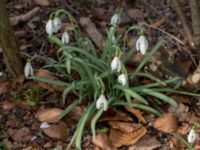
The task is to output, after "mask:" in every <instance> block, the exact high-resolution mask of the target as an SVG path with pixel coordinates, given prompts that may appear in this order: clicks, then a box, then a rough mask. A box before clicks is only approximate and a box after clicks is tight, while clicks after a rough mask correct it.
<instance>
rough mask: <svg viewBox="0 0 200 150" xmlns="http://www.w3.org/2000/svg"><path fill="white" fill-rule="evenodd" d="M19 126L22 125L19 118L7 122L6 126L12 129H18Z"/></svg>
mask: <svg viewBox="0 0 200 150" xmlns="http://www.w3.org/2000/svg"><path fill="white" fill-rule="evenodd" d="M19 125H20V120H19V119H17V118H13V119H11V120H8V121H7V122H6V126H8V127H11V128H17V127H19Z"/></svg>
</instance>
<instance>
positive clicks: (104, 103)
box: [96, 95, 108, 111]
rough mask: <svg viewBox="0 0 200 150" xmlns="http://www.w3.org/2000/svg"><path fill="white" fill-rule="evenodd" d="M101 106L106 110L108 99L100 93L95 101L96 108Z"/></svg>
mask: <svg viewBox="0 0 200 150" xmlns="http://www.w3.org/2000/svg"><path fill="white" fill-rule="evenodd" d="M102 106H103V110H104V111H106V110H107V109H108V101H107V99H106V97H105V95H100V97H99V98H98V99H97V102H96V108H97V109H99V108H101V107H102Z"/></svg>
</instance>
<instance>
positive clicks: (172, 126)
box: [153, 113, 178, 133]
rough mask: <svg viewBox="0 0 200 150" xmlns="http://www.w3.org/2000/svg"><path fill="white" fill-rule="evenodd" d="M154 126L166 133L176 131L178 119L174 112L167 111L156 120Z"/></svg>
mask: <svg viewBox="0 0 200 150" xmlns="http://www.w3.org/2000/svg"><path fill="white" fill-rule="evenodd" d="M153 127H154V128H155V129H157V130H159V131H162V132H165V133H170V132H175V131H177V129H178V121H177V118H176V117H175V116H174V115H173V114H172V113H165V114H164V115H162V116H161V117H159V118H157V119H156V120H155V122H154V124H153Z"/></svg>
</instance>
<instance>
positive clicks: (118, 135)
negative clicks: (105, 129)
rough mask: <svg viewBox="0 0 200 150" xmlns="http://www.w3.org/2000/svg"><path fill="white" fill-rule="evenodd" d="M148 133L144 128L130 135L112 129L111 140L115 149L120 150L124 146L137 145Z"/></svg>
mask: <svg viewBox="0 0 200 150" xmlns="http://www.w3.org/2000/svg"><path fill="white" fill-rule="evenodd" d="M146 132H147V129H146V128H145V127H142V128H140V129H138V130H136V131H133V132H130V133H124V132H121V131H120V130H116V129H111V130H110V136H109V139H110V141H112V144H113V145H114V147H116V148H118V147H121V146H124V145H132V144H135V143H136V142H137V141H138V140H139V139H140V138H141V137H143V136H144V135H145V134H146Z"/></svg>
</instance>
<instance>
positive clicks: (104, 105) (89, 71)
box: [32, 10, 197, 150]
mask: <svg viewBox="0 0 200 150" xmlns="http://www.w3.org/2000/svg"><path fill="white" fill-rule="evenodd" d="M118 15H119V14H118ZM51 16H52V18H54V17H61V16H62V17H67V18H68V21H69V23H71V24H72V25H73V27H74V28H73V30H72V31H73V33H72V34H70V41H73V42H70V44H69V42H68V41H69V40H68V36H67V35H65V36H64V34H63V36H64V37H63V38H62V39H63V40H60V39H59V38H58V37H57V36H55V35H53V34H50V35H49V40H50V41H51V42H53V43H55V44H56V45H58V47H59V49H58V59H57V60H55V61H54V62H55V63H53V64H47V65H46V66H44V67H46V68H49V69H51V70H54V71H55V72H56V73H57V74H58V75H59V74H60V76H61V78H60V80H49V79H44V78H41V77H32V79H35V80H40V81H43V82H46V83H49V84H53V85H57V86H61V87H63V88H65V90H64V92H63V94H62V97H63V103H65V100H66V98H67V96H68V94H69V93H71V94H73V95H74V99H77V100H76V101H74V102H73V103H72V104H71V105H69V106H67V107H66V109H65V110H64V112H63V114H62V116H61V117H60V119H62V118H63V117H64V116H66V114H67V113H68V112H69V111H70V110H71V109H73V108H74V107H75V106H76V105H78V104H80V103H81V102H83V101H84V102H87V104H88V105H87V109H86V111H85V113H84V114H83V115H82V118H81V119H80V121H79V122H78V124H77V127H76V130H75V132H74V136H73V138H72V140H71V143H70V144H69V147H68V148H70V146H71V145H72V143H73V142H75V145H76V148H77V149H78V150H80V149H81V139H82V135H83V131H84V127H85V124H86V123H87V120H88V119H89V118H90V117H91V116H92V114H94V113H95V116H94V118H93V120H92V122H91V130H92V135H93V138H95V137H96V130H95V128H96V122H97V120H98V119H99V118H100V117H101V115H102V114H103V112H104V111H107V110H108V109H109V108H116V107H117V106H130V107H134V108H137V109H141V110H143V111H148V112H151V113H154V114H156V115H158V116H159V115H161V113H160V112H159V111H158V110H156V109H154V108H153V107H152V106H151V105H150V104H149V102H148V98H147V97H149V96H151V97H154V98H156V99H159V100H161V102H163V103H168V104H170V105H172V106H174V107H175V108H176V107H177V102H176V101H175V100H174V99H172V98H171V97H169V96H167V95H166V94H165V93H166V92H168V93H169V92H171V93H173V92H180V91H177V90H175V89H173V88H170V89H169V88H167V87H166V88H162V89H161V88H156V87H160V86H162V87H165V86H167V84H169V83H170V84H176V83H178V82H180V80H181V78H180V77H175V78H170V79H168V80H165V81H161V80H160V79H158V78H157V77H155V76H153V75H151V74H150V73H146V72H142V68H143V67H144V66H145V64H146V63H147V62H148V61H149V60H151V57H152V55H153V54H154V53H155V52H156V50H158V49H159V48H160V47H161V46H162V45H163V44H164V41H160V42H158V43H156V44H155V45H154V46H153V47H152V48H151V49H150V48H149V51H148V53H146V54H145V55H144V58H143V60H142V61H141V62H140V64H139V65H138V66H137V67H136V69H135V70H134V71H133V72H127V70H126V62H127V60H128V58H129V56H133V55H134V54H135V51H136V49H135V48H131V49H128V48H127V47H126V42H127V40H128V33H129V32H130V31H132V30H137V31H140V32H141V31H144V30H143V27H141V26H132V27H130V28H129V29H128V30H127V32H126V33H125V35H124V44H123V45H122V44H121V41H119V42H118V41H117V40H116V42H115V43H114V42H113V37H116V39H117V37H118V35H117V28H118V26H117V25H118V24H117V22H118V19H116V18H117V17H118V16H115V15H114V16H113V17H112V19H111V24H113V25H112V26H110V27H109V29H108V32H107V39H106V42H105V45H104V47H103V49H102V50H101V51H99V50H97V49H96V47H95V46H94V44H93V42H92V41H91V40H90V39H89V38H87V37H83V36H82V34H81V31H80V29H79V27H78V24H77V23H76V21H75V19H74V18H73V17H72V16H71V14H70V13H69V12H67V11H65V10H58V11H56V12H53V13H52V14H51ZM50 18H51V17H50ZM116 20H117V21H116ZM66 37H67V38H66ZM67 43H68V44H67ZM72 43H73V44H72ZM139 43H140V44H142V43H143V41H140V42H139ZM140 44H139V45H140ZM139 47H140V46H139ZM122 48H125V49H126V51H122V50H121V49H122ZM140 48H141V47H140ZM140 51H141V50H140ZM143 52H144V51H142V53H143ZM143 54H144V53H143ZM141 76H142V77H145V78H149V79H150V80H152V83H148V84H144V85H133V84H131V83H132V82H133V81H134V80H137V78H138V77H141ZM183 94H188V95H193V96H194V95H195V94H191V93H187V92H184V93H183ZM146 96H147V97H146ZM195 96H197V95H195ZM133 99H134V101H132V100H133Z"/></svg>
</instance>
